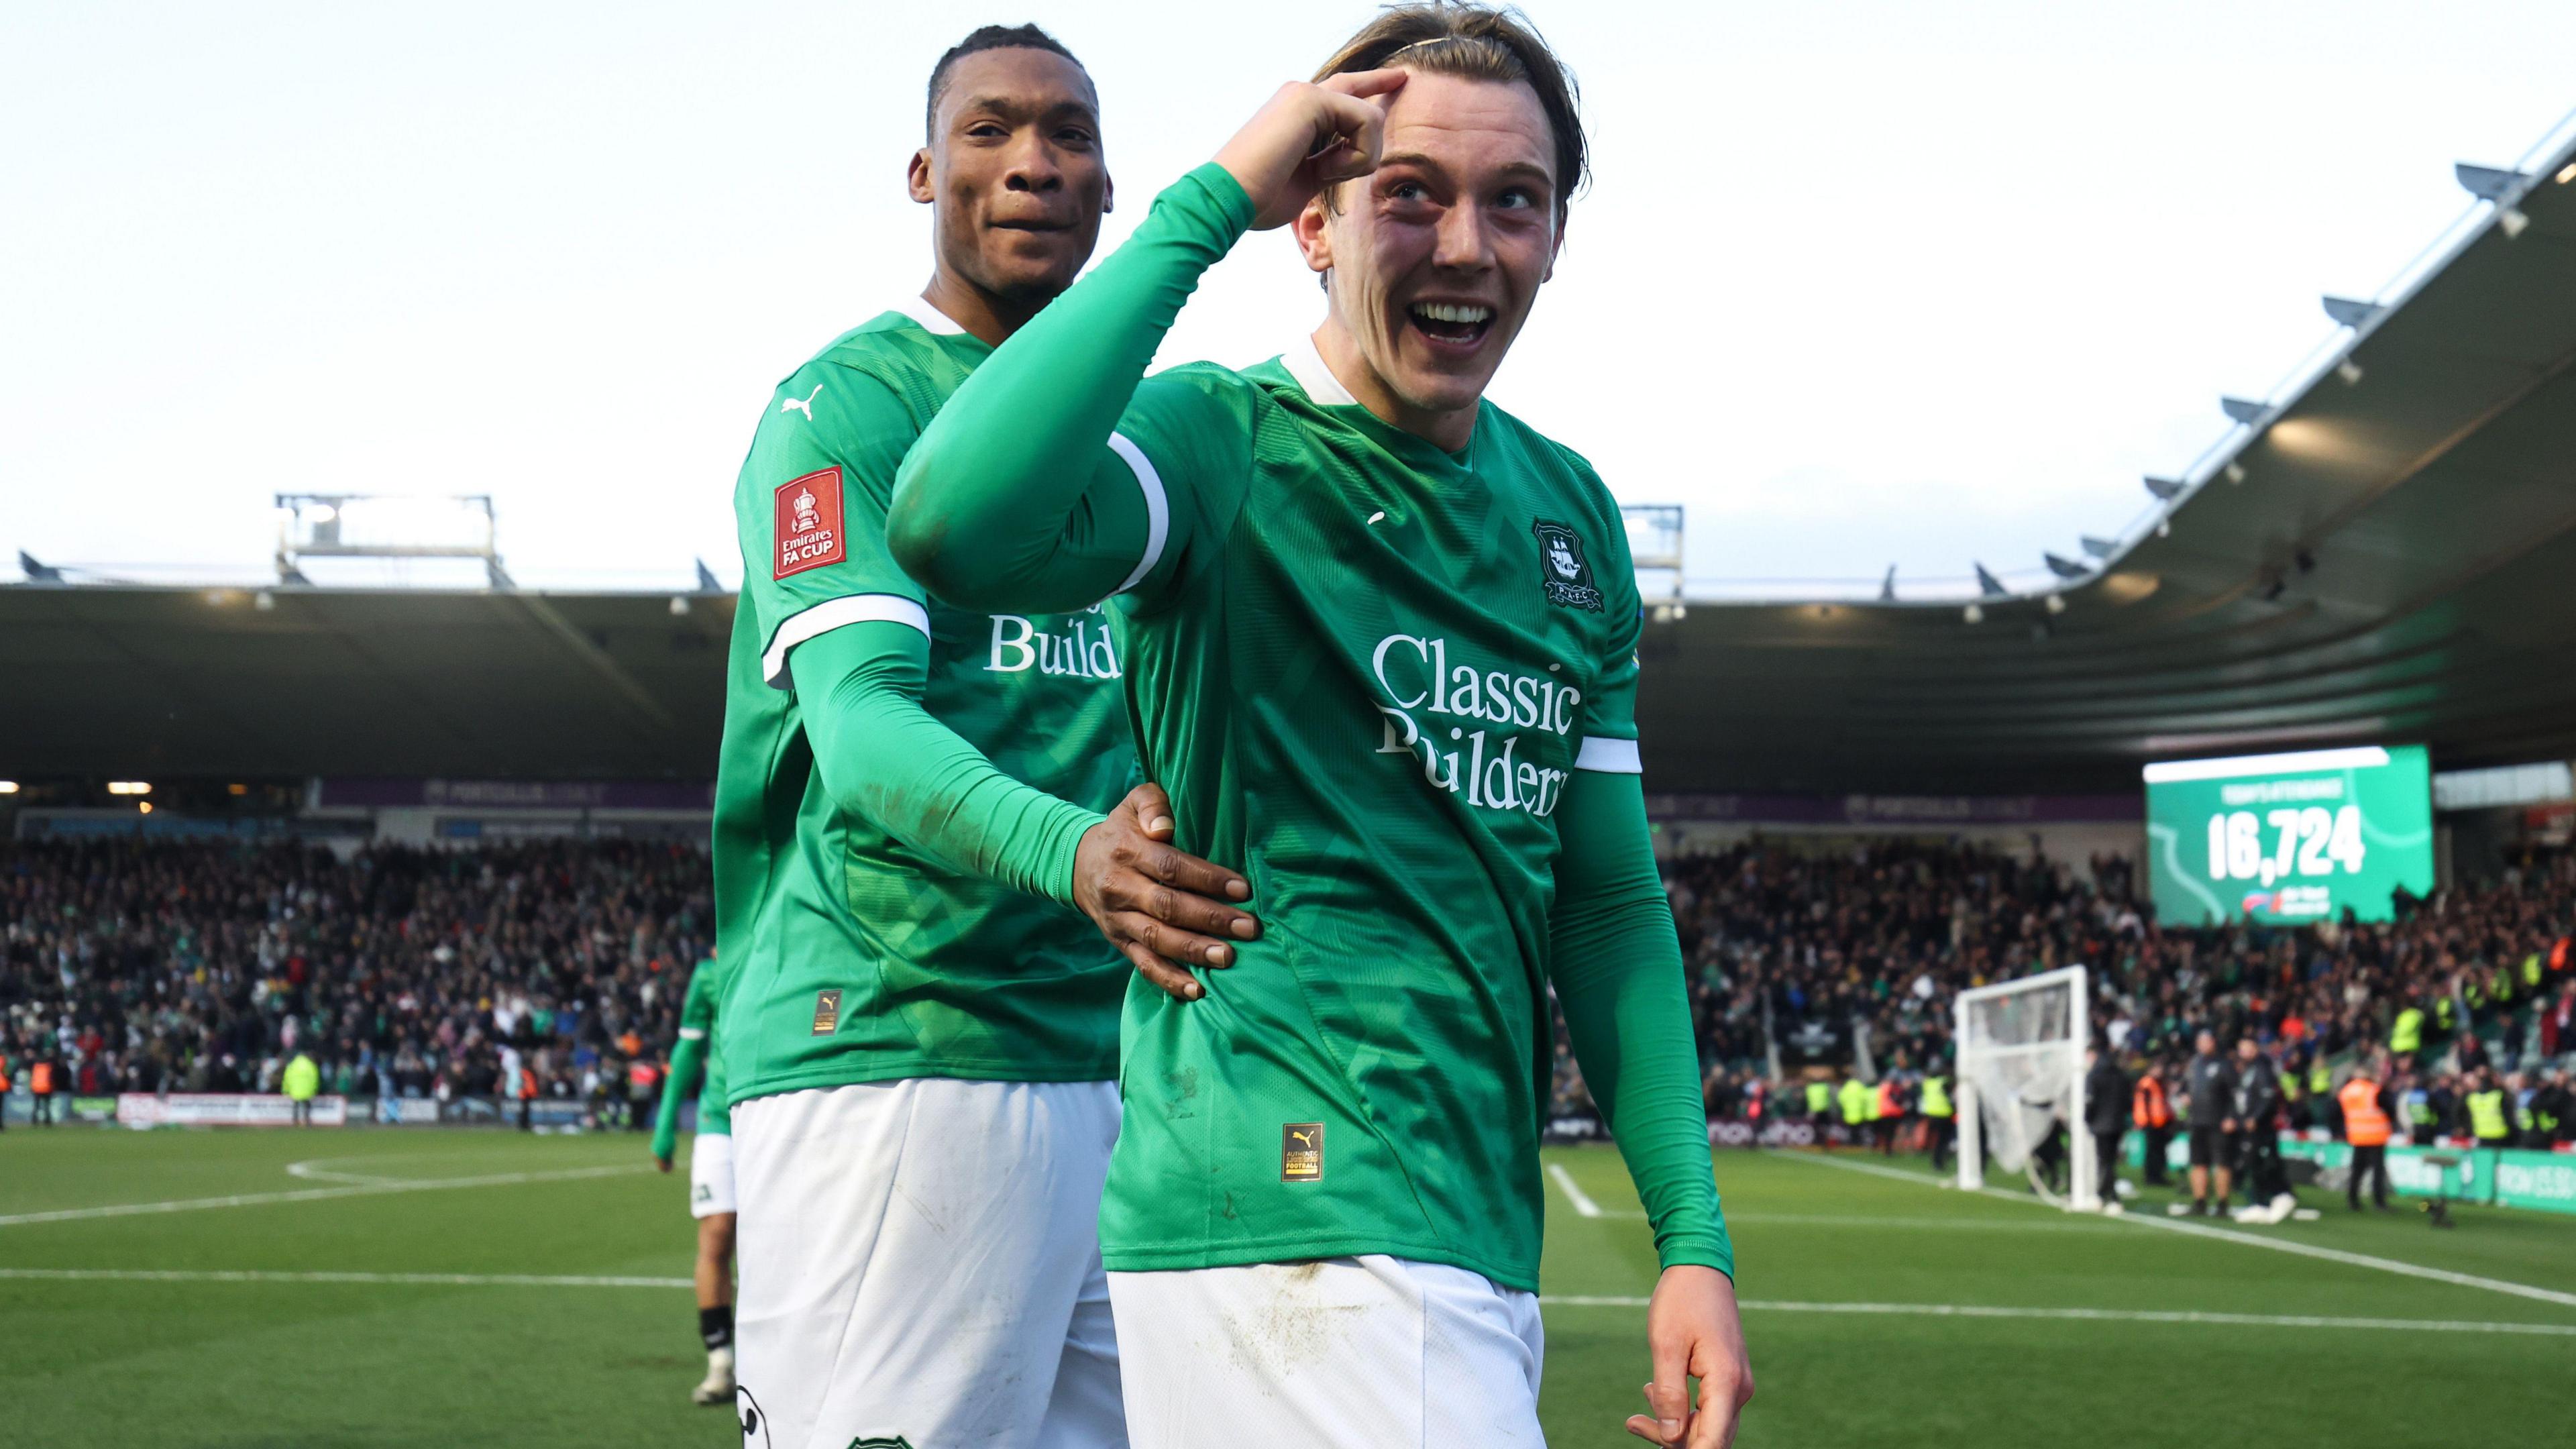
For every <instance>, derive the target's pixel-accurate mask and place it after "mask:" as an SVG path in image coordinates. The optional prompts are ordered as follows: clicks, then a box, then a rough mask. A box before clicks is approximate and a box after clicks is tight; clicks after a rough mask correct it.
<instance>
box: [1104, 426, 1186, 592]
mask: <svg viewBox="0 0 2576 1449" xmlns="http://www.w3.org/2000/svg"><path fill="white" fill-rule="evenodd" d="M1109 451H1111V452H1113V453H1116V454H1117V455H1118V456H1119V457H1121V458H1124V459H1126V460H1127V467H1128V470H1129V471H1130V472H1133V473H1134V474H1135V475H1136V486H1137V487H1139V488H1142V489H1144V490H1145V556H1144V557H1143V558H1140V559H1138V560H1136V571H1135V572H1134V573H1131V574H1129V575H1128V576H1127V582H1125V583H1123V584H1120V585H1119V586H1118V592H1120V593H1122V594H1123V593H1125V592H1127V591H1128V590H1129V589H1132V588H1134V587H1136V586H1137V585H1138V584H1141V583H1143V582H1144V581H1145V575H1147V574H1149V573H1152V572H1153V571H1154V565H1156V564H1158V563H1161V562H1162V561H1163V543H1164V540H1165V538H1166V537H1167V536H1169V534H1170V533H1171V530H1172V504H1171V500H1170V499H1168V498H1165V497H1164V496H1163V475H1162V474H1160V473H1157V472H1155V471H1154V460H1153V459H1151V458H1148V457H1146V456H1145V450H1144V449H1142V448H1140V447H1137V446H1136V443H1135V440H1134V439H1132V438H1129V437H1128V436H1127V435H1126V434H1124V433H1111V434H1110V435H1109Z"/></svg>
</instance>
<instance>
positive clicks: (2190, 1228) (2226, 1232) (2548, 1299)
mask: <svg viewBox="0 0 2576 1449" xmlns="http://www.w3.org/2000/svg"><path fill="white" fill-rule="evenodd" d="M1769 1155H1771V1156H1774V1157H1792V1158H1796V1159H1797V1160H1799V1161H1802V1162H1812V1163H1815V1164H1816V1165H1817V1166H1819V1167H1839V1168H1842V1169H1844V1170H1845V1171H1847V1172H1865V1173H1868V1174H1870V1175H1871V1176H1873V1177H1886V1178H1893V1179H1895V1180H1896V1181H1898V1182H1911V1183H1914V1184H1916V1185H1918V1186H1922V1187H1938V1186H1940V1185H1941V1179H1939V1178H1935V1177H1925V1176H1924V1175H1923V1174H1921V1173H1919V1172H1907V1171H1905V1170H1904V1169H1902V1168H1896V1167H1880V1166H1878V1165H1876V1164H1874V1163H1867V1162H1845V1161H1842V1160H1841V1159H1839V1158H1833V1157H1821V1156H1810V1155H1807V1154H1802V1153H1796V1152H1788V1153H1781V1152H1773V1153H1771V1154H1769ZM1983 1191H1984V1192H1985V1193H1986V1195H1988V1196H1990V1197H1998V1198H2002V1199H2003V1200H2004V1201H2006V1202H2020V1203H2028V1204H2030V1205H2031V1206H2033V1207H2048V1206H2049V1204H2047V1203H2044V1202H2041V1201H2040V1200H2039V1199H2038V1198H2035V1197H2028V1196H2025V1195H2023V1194H2021V1193H2017V1192H2005V1191H2003V1190H2002V1189H2000V1188H1991V1187H1990V1188H1985V1189H1983ZM2103 1221H2105V1222H2119V1223H2127V1224H2128V1225H2130V1226H2132V1227H2140V1228H2161V1229H2163V1230H2164V1231H2166V1232H2171V1233H2188V1234H2190V1235H2192V1236H2193V1237H2202V1238H2217V1239H2220V1240H2221V1241H2224V1242H2230V1243H2243V1244H2245V1245H2246V1246H2248V1247H2254V1248H2269V1249H2271V1250H2272V1251H2274V1252H2276V1253H2295V1254H2297V1255H2299V1256H2300V1257H2303V1258H2321V1259H2323V1260H2325V1261H2326V1262H2329V1263H2345V1264H2349V1265H2351V1266H2353V1267H2356V1268H2375V1269H2377V1270H2379V1271H2380V1272H2382V1273H2397V1274H2402V1275H2404V1276H2405V1277H2409V1278H2425V1279H2429V1280H2431V1281H2433V1282H2436V1283H2449V1284H2453V1285H2455V1286H2457V1287H2461V1288H2483V1289H2485V1290H2487V1291H2488V1292H2490V1293H2509V1294H2511V1295H2513V1296H2514V1297H2516V1298H2529V1299H2532V1300H2533V1301H2535V1302H2540V1303H2554V1304H2557V1305H2559V1306H2560V1307H2562V1308H2576V1293H2562V1292H2560V1291H2558V1290H2557V1289H2555V1288H2538V1287H2534V1286H2533V1285H2531V1284H2529V1283H2515V1282H2512V1281H2510V1280H2507V1279H2503V1278H2482V1277H2479V1276H2478V1275H2477V1274H2475V1273H2454V1272H2452V1271H2451V1270H2450V1269H2448V1268H2427V1267H2425V1266H2424V1265H2423V1264H2421V1263H2409V1262H2406V1261H2404V1260H2403V1259H2399V1258H2381V1257H2375V1256H2373V1255H2371V1254H2369V1253H2350V1252H2346V1251H2344V1250H2343V1249H2341V1248H2321V1247H2318V1246H2317V1245H2316V1244H2314V1243H2302V1242H2298V1241H2295V1240H2293V1239H2289V1238H2264V1237H2257V1236H2255V1235H2254V1234H2252V1233H2240V1232H2236V1231H2234V1230H2233V1229H2229V1228H2216V1227H2211V1226H2209V1225H2208V1224H2206V1223H2192V1222H2182V1221H2179V1220H2175V1219H2168V1218H2159V1217H2152V1216H2149V1215H2148V1214H2145V1213H2123V1214H2121V1215H2120V1216H2119V1217H2116V1218H2105V1219H2103Z"/></svg>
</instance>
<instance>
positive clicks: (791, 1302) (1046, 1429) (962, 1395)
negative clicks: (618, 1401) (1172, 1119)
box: [733, 1077, 1127, 1449]
mask: <svg viewBox="0 0 2576 1449" xmlns="http://www.w3.org/2000/svg"><path fill="white" fill-rule="evenodd" d="M733 1134H734V1162H735V1171H736V1172H737V1173H738V1174H739V1176H740V1178H741V1181H742V1211H741V1216H740V1218H739V1219H738V1220H737V1229H736V1239H735V1241H736V1258H735V1261H736V1265H737V1266H736V1272H737V1273H738V1274H739V1277H740V1286H739V1287H738V1288H737V1289H736V1292H735V1303H734V1345H735V1351H736V1354H737V1362H736V1365H735V1370H734V1372H735V1377H736V1379H737V1381H738V1382H739V1384H740V1388H739V1390H738V1391H737V1392H736V1393H735V1396H734V1408H735V1414H736V1417H737V1418H738V1419H739V1420H740V1421H741V1424H742V1430H743V1445H744V1449H848V1446H849V1445H851V1444H852V1443H854V1442H864V1443H880V1442H882V1443H893V1442H895V1441H896V1440H898V1439H900V1440H903V1441H904V1442H907V1443H911V1444H914V1445H918V1446H921V1449H941V1446H947V1445H966V1444H972V1445H977V1446H989V1449H1124V1446H1125V1444H1126V1443H1127V1435H1126V1428H1125V1422H1124V1415H1123V1414H1122V1412H1121V1408H1120V1402H1119V1386H1118V1361H1119V1357H1118V1338H1117V1334H1116V1331H1115V1329H1114V1328H1113V1326H1112V1319H1111V1317H1110V1311H1109V1287H1108V1282H1107V1280H1106V1279H1105V1278H1104V1277H1103V1276H1102V1274H1101V1271H1100V1228H1099V1224H1100V1184H1101V1180H1102V1179H1103V1178H1104V1177H1105V1176H1106V1175H1107V1173H1108V1170H1109V1149H1110V1148H1111V1147H1113V1146H1115V1145H1116V1143H1117V1141H1118V1088H1117V1084H1115V1083H1113V1082H968V1081H956V1080H952V1079H948V1078H942V1077H921V1078H914V1079H912V1080H908V1081H899V1082H869V1083H864V1084H861V1085H857V1086H848V1087H833V1088H827V1089H821V1090H815V1091H804V1092H783V1093H780V1094H778V1095H776V1096H770V1097H755V1098H753V1099H752V1100H750V1101H748V1102H744V1103H742V1104H740V1105H739V1106H737V1107H735V1108H734V1109H733Z"/></svg>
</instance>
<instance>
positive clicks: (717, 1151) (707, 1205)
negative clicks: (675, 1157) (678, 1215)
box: [689, 1132, 734, 1218]
mask: <svg viewBox="0 0 2576 1449" xmlns="http://www.w3.org/2000/svg"><path fill="white" fill-rule="evenodd" d="M732 1211H734V1196H733V1139H732V1138H731V1137H728V1136H726V1135H725V1134H724V1133H722V1132H700V1133H698V1134H697V1135H695V1136H693V1137H691V1138H690V1139H689V1216H691V1217H693V1218H711V1217H714V1216H715V1215H716V1214H718V1213H729V1212H732Z"/></svg>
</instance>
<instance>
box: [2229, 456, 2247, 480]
mask: <svg viewBox="0 0 2576 1449" xmlns="http://www.w3.org/2000/svg"><path fill="white" fill-rule="evenodd" d="M2226 473H2227V481H2228V482H2230V483H2242V482H2244V481H2245V465H2244V464H2242V463H2239V462H2237V461H2236V460H2235V459H2233V458H2230V459H2228V460H2227V468H2226Z"/></svg>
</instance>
